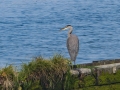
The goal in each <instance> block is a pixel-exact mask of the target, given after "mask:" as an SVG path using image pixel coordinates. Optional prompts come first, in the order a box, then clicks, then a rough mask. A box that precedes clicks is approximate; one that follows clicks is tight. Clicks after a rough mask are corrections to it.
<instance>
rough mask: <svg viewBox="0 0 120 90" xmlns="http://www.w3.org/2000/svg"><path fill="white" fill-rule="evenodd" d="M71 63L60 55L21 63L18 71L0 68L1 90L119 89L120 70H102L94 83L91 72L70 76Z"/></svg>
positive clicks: (10, 67)
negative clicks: (109, 71)
mask: <svg viewBox="0 0 120 90" xmlns="http://www.w3.org/2000/svg"><path fill="white" fill-rule="evenodd" d="M71 66H72V65H71V62H70V61H69V60H68V59H67V58H64V57H63V56H61V55H55V56H53V57H52V58H50V59H48V60H47V59H44V58H43V57H37V58H35V59H34V60H32V61H31V62H29V63H27V64H22V66H21V69H20V70H19V71H17V69H16V68H15V67H13V66H12V65H10V66H7V67H5V68H2V69H1V70H0V90H120V78H119V77H120V70H118V71H117V73H116V74H110V73H107V72H102V74H101V75H100V77H99V85H98V86H95V78H94V76H93V75H92V74H91V75H87V76H85V77H84V78H83V79H80V78H79V75H78V76H73V75H71V73H70V69H71ZM77 67H80V66H79V65H78V66H77ZM92 68H93V67H92Z"/></svg>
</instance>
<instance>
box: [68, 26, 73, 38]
mask: <svg viewBox="0 0 120 90" xmlns="http://www.w3.org/2000/svg"><path fill="white" fill-rule="evenodd" d="M72 31H73V27H69V31H68V38H69V37H70V35H71V33H72Z"/></svg>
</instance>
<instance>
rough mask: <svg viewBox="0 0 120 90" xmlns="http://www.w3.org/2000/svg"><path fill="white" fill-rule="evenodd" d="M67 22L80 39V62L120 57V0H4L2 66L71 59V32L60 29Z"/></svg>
mask: <svg viewBox="0 0 120 90" xmlns="http://www.w3.org/2000/svg"><path fill="white" fill-rule="evenodd" d="M67 24H70V25H72V26H73V28H74V31H73V33H74V34H76V35H77V36H78V38H79V40H80V51H79V54H78V57H77V60H76V63H77V64H79V63H88V62H92V61H93V60H104V59H116V58H120V35H119V34H120V1H119V0H1V1H0V66H1V67H2V66H5V65H6V64H14V65H19V64H21V63H23V62H24V63H27V62H29V61H31V60H32V59H33V58H34V57H36V56H40V55H42V56H43V57H44V58H50V57H52V56H53V55H54V54H55V53H61V54H62V55H64V56H65V57H67V58H69V54H68V51H67V48H66V39H67V32H68V31H63V32H59V30H60V28H62V27H64V26H65V25H67Z"/></svg>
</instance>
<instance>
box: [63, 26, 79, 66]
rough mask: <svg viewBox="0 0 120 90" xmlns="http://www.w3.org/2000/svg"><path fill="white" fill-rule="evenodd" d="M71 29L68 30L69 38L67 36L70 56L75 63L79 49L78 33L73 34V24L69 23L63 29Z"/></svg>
mask: <svg viewBox="0 0 120 90" xmlns="http://www.w3.org/2000/svg"><path fill="white" fill-rule="evenodd" d="M66 29H69V31H68V38H67V43H66V44H67V49H68V52H69V55H70V58H71V60H72V61H74V65H75V60H76V57H77V54H78V51H79V39H78V37H77V36H76V35H73V34H72V31H73V27H72V26H71V25H67V26H65V27H64V28H62V29H61V30H66Z"/></svg>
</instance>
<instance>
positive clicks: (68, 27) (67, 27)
mask: <svg viewBox="0 0 120 90" xmlns="http://www.w3.org/2000/svg"><path fill="white" fill-rule="evenodd" d="M71 27H72V26H71V25H67V26H65V27H63V28H62V29H61V30H66V29H70V28H71Z"/></svg>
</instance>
